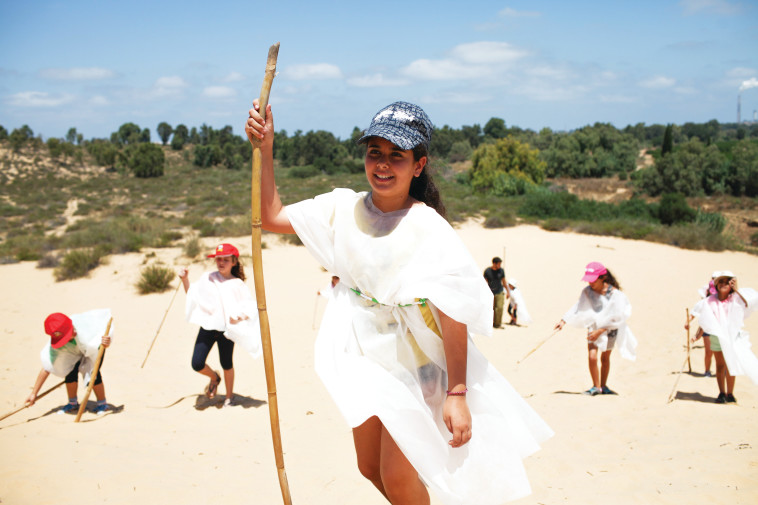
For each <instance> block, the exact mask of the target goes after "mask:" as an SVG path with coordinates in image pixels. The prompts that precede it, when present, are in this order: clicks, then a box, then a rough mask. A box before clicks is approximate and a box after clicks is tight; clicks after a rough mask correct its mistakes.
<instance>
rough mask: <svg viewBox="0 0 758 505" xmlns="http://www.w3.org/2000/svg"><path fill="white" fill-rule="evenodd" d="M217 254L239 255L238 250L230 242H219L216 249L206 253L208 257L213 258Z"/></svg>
mask: <svg viewBox="0 0 758 505" xmlns="http://www.w3.org/2000/svg"><path fill="white" fill-rule="evenodd" d="M217 256H236V257H237V258H239V257H240V252H239V251H238V250H237V248H236V247H234V246H233V245H232V244H219V245H218V247H216V250H215V251H213V252H212V253H211V254H209V255H208V257H209V258H215V257H217Z"/></svg>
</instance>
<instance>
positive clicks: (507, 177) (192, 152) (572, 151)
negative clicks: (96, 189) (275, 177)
mask: <svg viewBox="0 0 758 505" xmlns="http://www.w3.org/2000/svg"><path fill="white" fill-rule="evenodd" d="M156 132H157V134H158V137H159V139H160V143H161V145H158V144H156V143H153V142H152V140H151V133H150V130H149V129H148V128H141V127H140V126H138V125H137V124H135V123H131V122H129V123H124V124H123V125H121V127H119V129H118V130H117V131H115V132H113V133H112V134H111V136H110V138H109V139H98V138H93V139H90V140H85V139H84V138H83V135H82V134H81V133H79V132H78V131H77V130H76V128H70V129H69V131H68V132H67V134H66V137H65V138H60V139H59V138H54V137H51V138H49V139H47V141H46V142H43V141H42V139H41V138H40V137H35V136H34V133H33V131H32V130H31V128H29V126H27V125H24V126H22V127H21V128H17V129H14V130H13V131H12V132H10V133H9V132H8V131H7V130H6V129H5V128H4V127H3V126H1V125H0V140H6V139H7V140H8V141H9V144H10V147H11V149H12V150H13V151H14V152H17V151H19V150H20V149H21V148H22V147H24V146H27V145H29V146H32V147H39V148H41V147H43V146H46V147H47V149H48V151H49V153H50V156H51V157H52V158H54V159H58V160H60V161H61V162H63V163H67V162H75V163H79V164H81V163H82V162H83V159H84V152H85V151H86V152H87V153H88V154H89V155H90V156H91V157H92V159H93V160H94V162H95V163H96V164H97V165H100V166H104V167H107V168H109V169H113V170H116V171H123V172H125V173H126V172H131V173H133V174H134V175H135V176H136V177H143V178H147V177H159V176H161V175H163V173H164V167H165V152H164V149H166V148H170V149H171V150H173V151H179V152H183V153H184V156H185V159H187V160H188V161H191V162H192V164H193V165H194V166H196V167H198V168H210V167H225V168H226V169H230V170H239V169H242V168H243V167H244V166H246V165H247V164H249V162H250V159H251V149H250V146H249V142H248V141H247V139H246V138H245V137H241V136H239V135H235V134H234V133H233V129H232V127H231V126H224V127H223V128H221V129H214V128H213V127H211V126H208V125H207V124H203V125H201V126H200V127H192V128H188V127H187V126H185V125H183V124H179V125H177V126H176V127H172V126H171V125H170V124H168V123H166V122H161V123H159V124H158V125H157V128H156ZM361 134H362V132H361V130H360V129H359V128H357V127H355V128H354V129H353V132H352V134H351V135H350V137H349V138H347V139H344V140H341V139H340V138H338V137H336V136H334V135H333V134H332V133H330V132H327V131H324V130H317V131H308V132H306V133H304V132H302V131H301V130H296V131H295V132H294V133H292V134H288V132H287V131H286V130H280V131H278V132H276V134H275V135H276V139H275V143H274V149H275V150H274V157H275V160H277V165H278V166H279V167H283V168H284V169H286V170H287V173H286V175H288V176H290V177H295V178H307V177H311V176H315V175H319V174H327V175H334V174H341V173H359V172H362V171H363V152H362V148H361V146H359V145H357V144H356V140H357V139H358V138H359V137H360V136H361ZM642 149H647V150H648V152H651V153H652V154H653V157H654V163H653V165H652V166H650V167H647V168H643V169H641V170H637V160H638V156H639V152H640V150H642ZM430 154H431V156H432V160H433V162H434V163H436V164H442V165H446V164H450V163H456V162H462V161H467V160H470V161H471V169H470V170H468V171H467V172H465V173H463V174H459V175H458V176H457V179H456V180H457V182H459V183H463V184H468V185H471V186H472V187H473V188H474V189H476V190H478V191H481V192H485V193H490V194H493V195H496V196H504V195H517V194H524V193H525V192H528V191H530V190H531V189H533V188H534V187H536V186H539V185H540V184H542V183H543V181H544V180H545V179H546V178H547V179H553V178H575V179H578V178H586V177H595V178H597V177H611V176H617V177H618V178H619V179H621V180H627V179H631V180H632V181H633V182H634V184H635V185H636V187H637V188H638V189H639V190H640V191H641V192H643V193H646V194H648V195H650V196H660V195H662V194H665V193H679V194H682V195H684V196H700V195H712V194H726V195H733V196H748V197H756V196H758V124H749V125H748V124H736V123H723V124H721V123H719V122H718V121H716V120H711V121H708V122H707V123H690V122H688V123H685V124H683V125H674V124H668V125H661V124H653V125H646V124H644V123H638V124H636V125H629V126H626V127H625V128H622V129H619V128H616V127H614V126H613V125H611V124H609V123H595V124H593V125H587V126H584V127H582V128H579V129H576V130H572V131H568V132H562V131H553V130H551V129H550V128H543V129H541V130H540V131H539V132H536V131H534V130H530V129H522V128H520V127H517V126H512V127H508V126H507V125H506V123H505V121H504V120H503V119H501V118H496V117H493V118H490V119H489V120H488V121H487V123H485V125H484V126H483V127H482V126H481V125H479V124H474V125H464V126H462V127H461V128H458V129H455V128H451V127H450V126H448V125H444V126H443V127H441V128H438V129H436V130H435V132H434V135H433V137H432V143H431V146H430Z"/></svg>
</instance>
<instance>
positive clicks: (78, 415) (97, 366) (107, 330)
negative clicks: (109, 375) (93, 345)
mask: <svg viewBox="0 0 758 505" xmlns="http://www.w3.org/2000/svg"><path fill="white" fill-rule="evenodd" d="M111 323H113V318H110V320H109V321H108V326H106V327H105V335H109V334H110V332H111ZM103 354H105V347H103V344H102V342H101V343H100V345H99V346H98V348H97V359H96V360H95V368H93V369H92V373H91V374H90V376H89V386H87V392H86V393H84V400H83V401H82V403H81V404H80V405H79V412H77V413H76V419H74V422H75V423H78V422H79V419H81V418H82V414H84V410H85V409H86V408H87V400H89V395H90V394H91V393H92V388H94V387H95V379H97V372H99V371H100V363H102V361H103Z"/></svg>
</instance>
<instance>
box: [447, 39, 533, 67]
mask: <svg viewBox="0 0 758 505" xmlns="http://www.w3.org/2000/svg"><path fill="white" fill-rule="evenodd" d="M526 55H527V52H526V51H523V50H521V49H517V48H516V47H514V46H512V45H511V44H508V43H507V42H486V41H482V42H471V43H468V44H461V45H459V46H456V47H454V48H453V49H452V51H450V56H452V57H453V58H454V59H458V60H461V61H463V62H465V63H474V64H477V63H511V62H513V61H516V60H518V59H520V58H523V57H524V56H526Z"/></svg>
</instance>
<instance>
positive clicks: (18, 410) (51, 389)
mask: <svg viewBox="0 0 758 505" xmlns="http://www.w3.org/2000/svg"><path fill="white" fill-rule="evenodd" d="M65 383H66V381H60V382H59V383H58V384H56V385H55V386H53V387H51V388H50V389H48V390H47V391H45V392H44V393H42V394H41V395H37V400H39V399H40V398H42V397H43V396H45V395H46V394H48V393H49V392H50V391H53V390H55V389H58V388H59V387H61V386H62V385H63V384H65ZM35 401H36V400H35ZM29 406H30V405H29V404H28V403H24V406H23V407H21V408H18V409H16V410H14V411H13V412H8V413H7V414H5V415H3V417H0V421H2V420H3V419H5V418H6V417H10V416H12V415H13V414H17V413H19V412H21V411H22V410H24V409H25V408H27V407H29Z"/></svg>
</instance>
